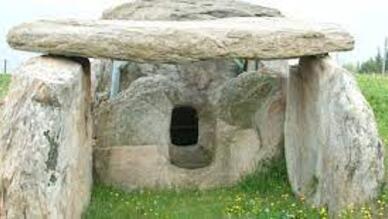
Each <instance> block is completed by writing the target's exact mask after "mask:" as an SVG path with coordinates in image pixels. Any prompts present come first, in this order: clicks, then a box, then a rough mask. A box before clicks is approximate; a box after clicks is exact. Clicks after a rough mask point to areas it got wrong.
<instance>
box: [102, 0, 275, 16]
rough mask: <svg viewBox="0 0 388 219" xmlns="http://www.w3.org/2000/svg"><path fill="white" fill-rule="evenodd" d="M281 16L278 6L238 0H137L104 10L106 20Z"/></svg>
mask: <svg viewBox="0 0 388 219" xmlns="http://www.w3.org/2000/svg"><path fill="white" fill-rule="evenodd" d="M280 16H282V15H281V13H280V12H279V11H278V10H276V9H273V8H267V7H262V6H258V5H254V4H250V3H247V2H243V1H235V0H215V1H214V0H197V1H187V0H169V1H168V2H166V1H165V0H154V1H139V0H137V1H133V2H130V3H125V4H122V5H120V6H117V7H115V8H112V9H109V10H106V11H104V14H103V19H110V20H168V21H182V20H183V21H185V20H212V19H217V18H226V17H280Z"/></svg>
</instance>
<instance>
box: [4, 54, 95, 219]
mask: <svg viewBox="0 0 388 219" xmlns="http://www.w3.org/2000/svg"><path fill="white" fill-rule="evenodd" d="M80 63H82V64H80ZM88 65H89V63H88V61H87V60H82V59H79V60H78V61H73V60H70V59H65V58H59V57H36V58H32V59H30V60H29V61H27V62H26V63H24V64H23V65H22V66H21V67H20V68H19V69H18V70H16V71H15V74H14V76H13V79H12V84H11V87H10V92H9V94H8V96H7V97H6V100H5V105H4V108H3V112H2V114H1V115H0V119H1V121H2V122H1V123H0V196H1V201H0V213H1V218H7V219H19V218H52V219H54V218H55V219H60V218H63V219H64V218H80V217H81V214H82V212H83V210H84V209H85V208H86V207H87V205H88V203H89V199H90V190H91V185H92V147H91V145H92V144H91V139H92V138H91V137H92V136H91V131H92V130H91V115H90V102H91V101H90V90H89V89H90V77H89V74H90V73H89V72H88V71H89V67H88Z"/></svg>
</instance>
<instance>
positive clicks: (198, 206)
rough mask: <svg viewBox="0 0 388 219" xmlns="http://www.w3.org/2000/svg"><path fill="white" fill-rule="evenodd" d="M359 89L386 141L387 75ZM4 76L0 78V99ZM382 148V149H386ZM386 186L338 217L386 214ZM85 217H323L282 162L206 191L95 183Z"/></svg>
mask: <svg viewBox="0 0 388 219" xmlns="http://www.w3.org/2000/svg"><path fill="white" fill-rule="evenodd" d="M358 81H359V84H360V87H361V89H362V91H363V93H364V95H365V96H366V97H367V99H368V101H369V102H370V104H371V106H372V107H373V109H374V111H375V114H376V117H377V120H378V124H379V131H380V135H381V137H382V138H383V140H384V142H385V144H386V145H388V113H385V111H387V110H388V77H387V78H384V77H381V76H371V75H368V76H364V75H360V76H358ZM8 82H9V78H8V77H6V78H4V77H3V76H0V98H1V96H2V95H3V94H4V91H5V90H6V84H7V83H8ZM387 150H388V149H387ZM387 204H388V189H387V188H386V189H384V190H383V191H382V194H381V196H380V198H379V199H378V200H375V201H373V202H371V203H369V204H367V205H365V206H357V207H356V206H354V207H350V208H349V209H347V210H346V211H344V212H342V213H341V215H340V216H341V218H349V219H350V218H388V206H387ZM84 218H85V219H108V218H114V219H120V218H169V219H170V218H177V219H178V218H179V219H186V218H195V219H197V218H199V219H205V218H217V219H218V218H266V219H267V218H309V219H310V218H317V219H318V218H327V211H326V209H325V208H314V206H309V205H307V204H306V203H305V202H304V199H303V197H294V196H293V194H292V192H291V188H290V186H289V184H288V182H287V174H286V170H285V164H284V163H280V164H277V165H276V166H273V167H271V168H270V169H269V170H268V171H267V172H265V173H255V174H253V175H251V176H249V177H247V178H246V179H244V180H243V181H242V182H241V183H239V184H238V185H236V186H234V187H228V188H219V189H213V190H207V191H198V190H181V191H149V190H141V191H135V192H132V193H127V192H124V191H120V190H117V189H114V188H110V187H107V186H103V185H95V186H94V189H93V195H92V201H91V205H90V207H89V208H88V210H87V212H86V213H85V215H84Z"/></svg>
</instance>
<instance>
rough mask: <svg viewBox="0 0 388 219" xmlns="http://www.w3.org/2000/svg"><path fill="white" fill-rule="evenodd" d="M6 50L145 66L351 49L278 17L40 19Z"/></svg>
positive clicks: (336, 37)
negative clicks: (123, 61) (195, 19)
mask: <svg viewBox="0 0 388 219" xmlns="http://www.w3.org/2000/svg"><path fill="white" fill-rule="evenodd" d="M8 43H9V45H10V46H11V47H12V48H15V49H19V50H25V51H33V52H42V53H50V54H57V55H67V56H81V57H91V58H112V59H119V60H134V61H147V62H150V61H151V62H182V61H197V60H204V59H211V58H236V57H239V58H252V59H254V58H257V59H286V58H295V57H300V56H306V55H318V54H325V53H329V52H335V51H348V50H352V49H353V46H354V40H353V37H352V36H351V35H350V34H349V33H347V32H346V31H345V30H343V29H342V28H341V27H339V26H337V25H334V24H313V23H306V22H300V21H296V20H290V19H286V18H281V17H277V18H275V17H273V18H270V17H265V18H264V17H258V18H224V19H217V20H209V21H118V20H84V21H80V20H57V21H54V20H41V21H36V22H31V23H25V24H22V25H20V26H17V27H15V28H13V29H12V30H11V31H10V32H9V34H8Z"/></svg>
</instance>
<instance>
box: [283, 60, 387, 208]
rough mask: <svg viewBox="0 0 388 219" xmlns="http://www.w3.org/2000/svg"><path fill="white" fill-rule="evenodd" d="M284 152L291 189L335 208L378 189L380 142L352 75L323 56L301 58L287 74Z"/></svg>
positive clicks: (372, 195) (365, 197)
mask: <svg viewBox="0 0 388 219" xmlns="http://www.w3.org/2000/svg"><path fill="white" fill-rule="evenodd" d="M285 152H286V153H285V154H286V161H287V168H288V174H289V180H290V183H291V186H292V188H293V190H294V192H295V193H296V194H298V195H300V196H304V197H306V198H307V200H308V201H309V202H310V203H312V204H314V205H316V206H328V207H329V209H330V211H331V212H338V211H339V210H340V209H343V208H345V207H347V206H348V205H350V204H354V205H355V204H361V203H363V202H366V201H368V200H370V199H372V198H375V197H376V196H377V195H378V193H379V188H380V185H381V182H382V179H383V174H384V164H383V154H384V153H383V145H382V143H381V141H380V140H379V137H378V132H377V128H376V121H375V118H374V115H373V112H372V109H371V107H370V106H369V104H368V103H367V102H366V100H365V98H364V97H363V95H362V93H361V91H360V90H359V88H358V86H357V83H356V80H355V78H354V76H353V75H352V74H351V73H349V72H347V71H346V70H344V69H342V68H340V67H337V66H335V64H333V63H332V62H331V60H330V59H329V58H327V57H323V58H320V57H306V58H302V59H301V60H300V63H299V66H298V68H297V69H295V70H294V71H293V72H291V73H290V79H289V82H288V90H287V109H286V123H285Z"/></svg>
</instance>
